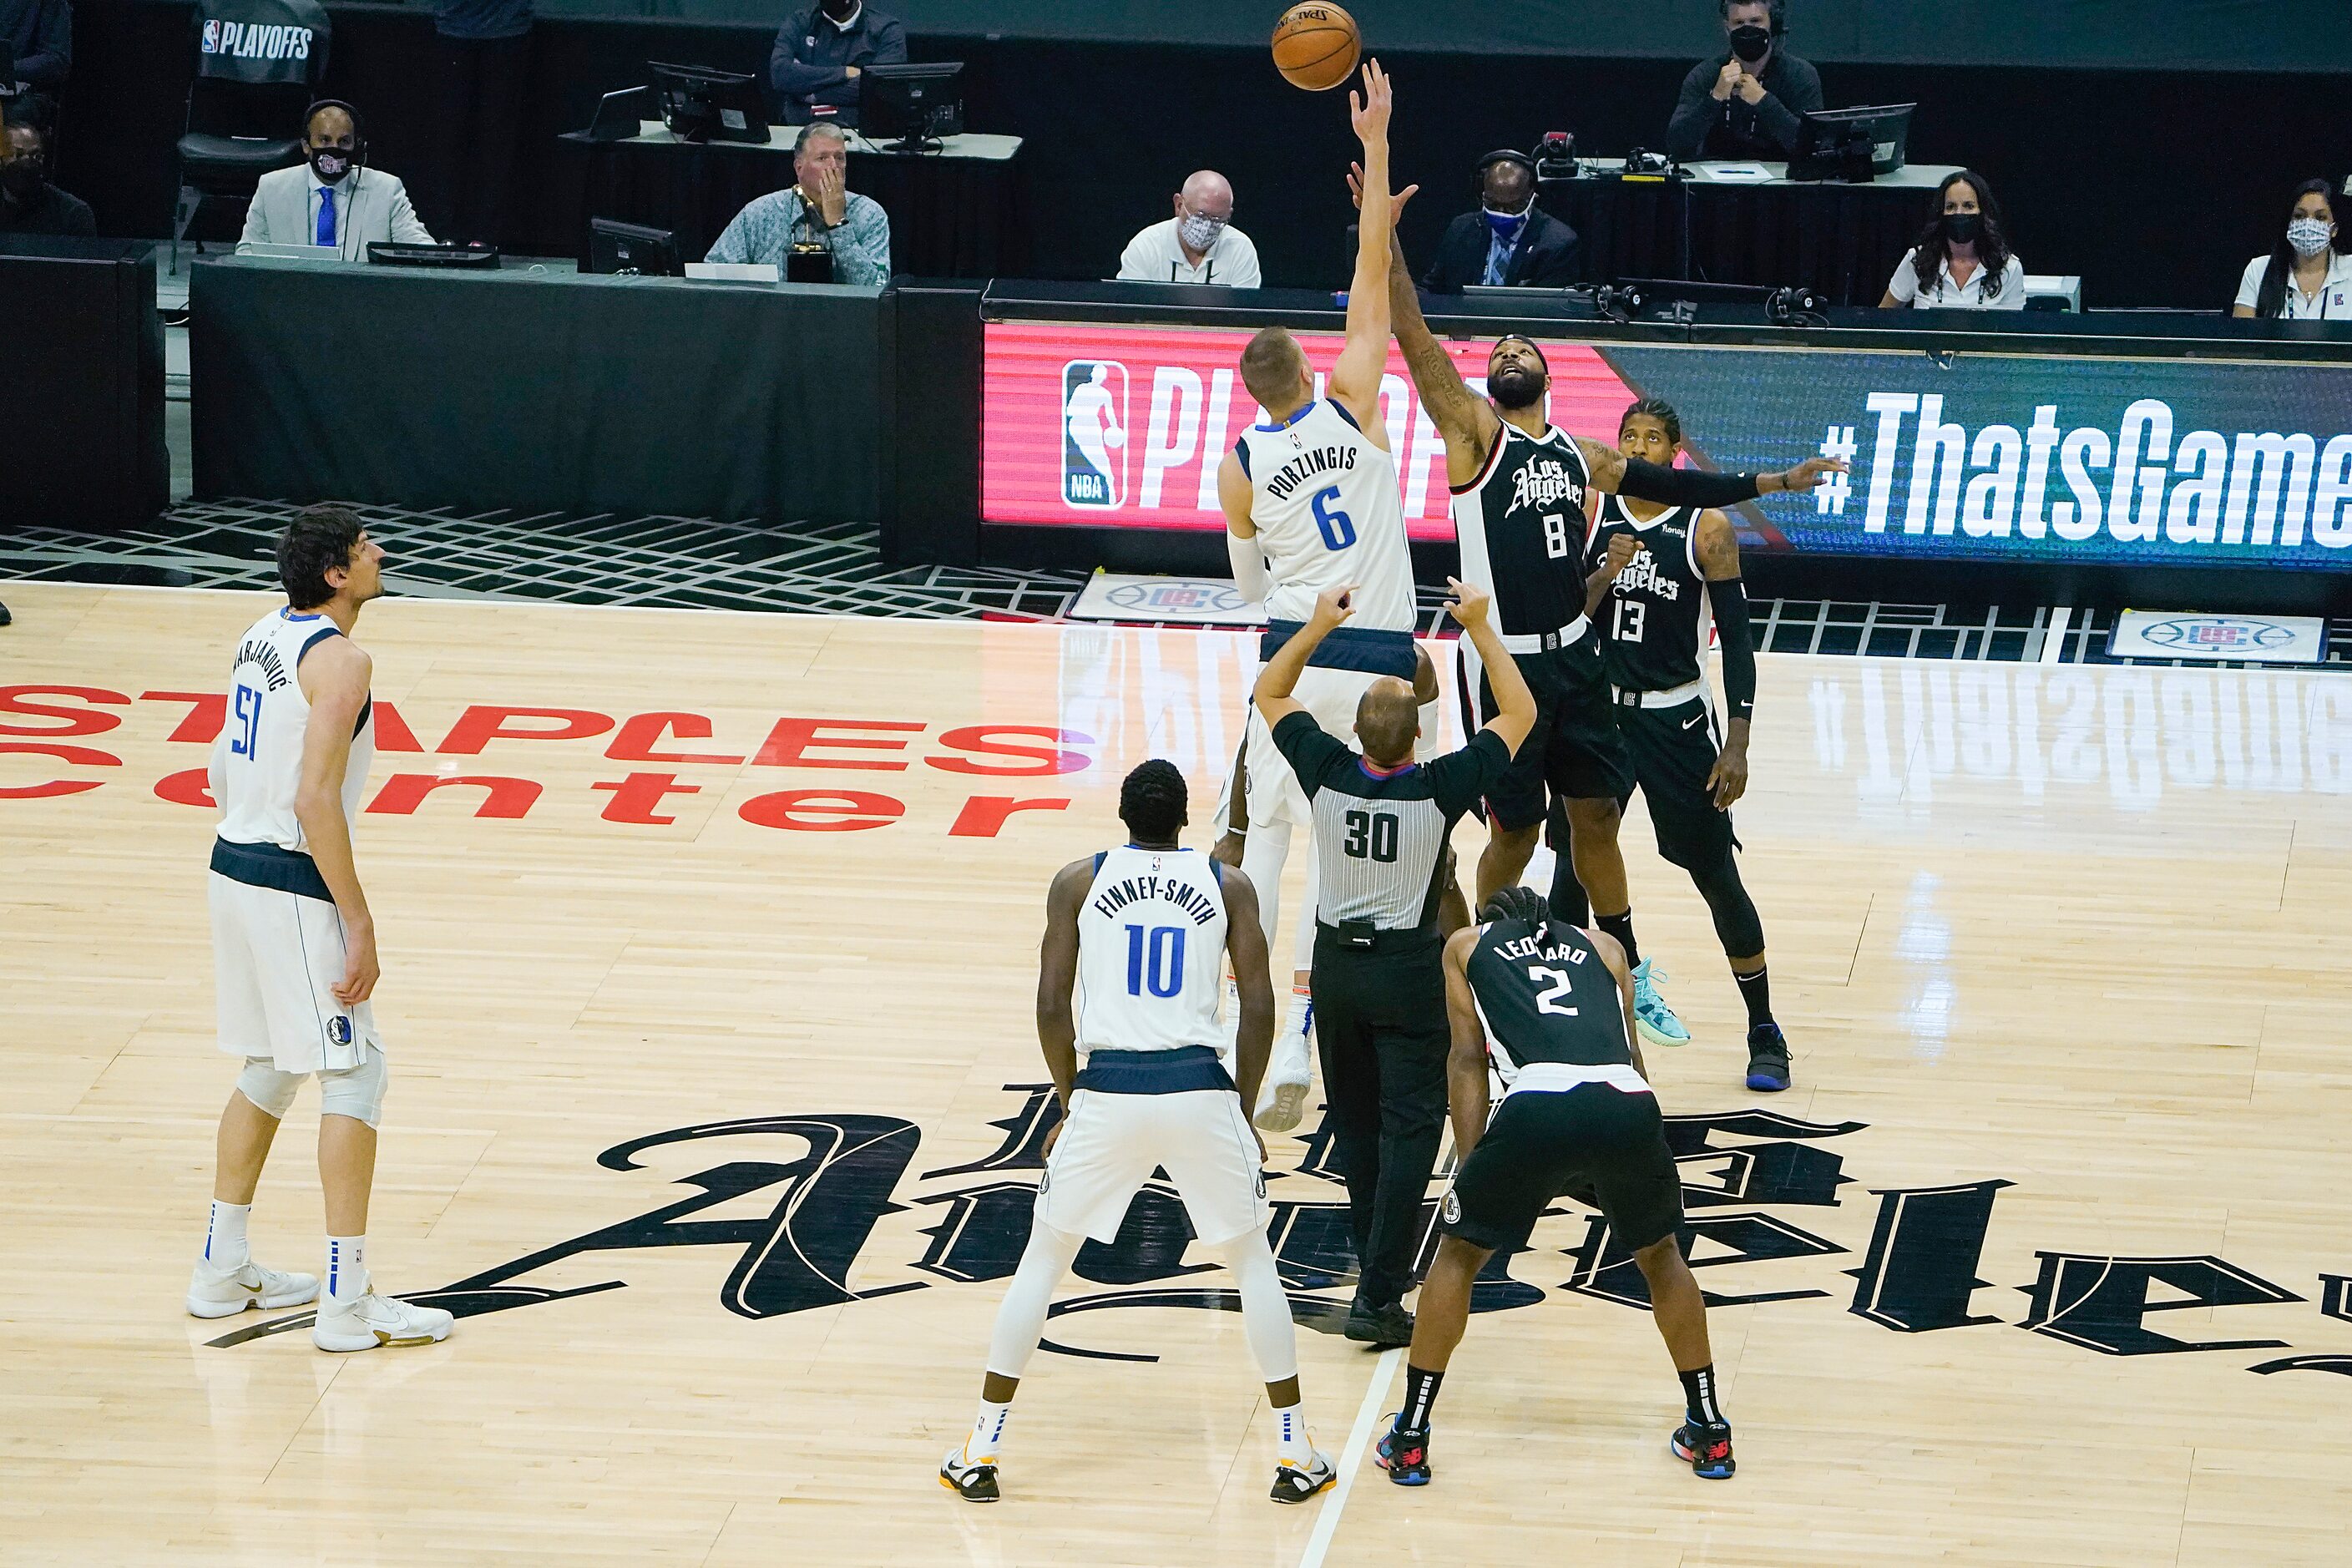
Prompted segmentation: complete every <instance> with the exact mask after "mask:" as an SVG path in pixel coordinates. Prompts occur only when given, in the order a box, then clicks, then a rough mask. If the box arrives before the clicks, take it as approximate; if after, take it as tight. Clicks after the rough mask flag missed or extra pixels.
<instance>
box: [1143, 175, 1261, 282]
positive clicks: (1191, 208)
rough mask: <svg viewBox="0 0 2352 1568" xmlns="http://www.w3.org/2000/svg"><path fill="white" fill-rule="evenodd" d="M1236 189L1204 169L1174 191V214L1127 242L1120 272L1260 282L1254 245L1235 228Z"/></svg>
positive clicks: (1154, 278)
mask: <svg viewBox="0 0 2352 1568" xmlns="http://www.w3.org/2000/svg"><path fill="white" fill-rule="evenodd" d="M1233 222H1234V187H1233V186H1232V185H1230V184H1227V183H1226V181H1225V177H1224V176H1223V174H1218V173H1217V172H1216V171H1215V170H1213V169H1203V170H1202V171H1201V172H1200V173H1199V174H1194V175H1193V176H1192V178H1191V179H1189V180H1186V181H1185V182H1184V188H1183V189H1182V190H1181V191H1179V192H1177V193H1176V216H1174V217H1171V218H1169V219H1167V220H1166V221H1164V222H1161V223H1155V224H1153V225H1152V226H1150V227H1149V228H1147V229H1145V230H1144V231H1143V232H1142V233H1140V234H1139V235H1137V236H1136V237H1134V238H1133V239H1130V240H1129V241H1128V242H1127V249H1126V251H1125V252H1124V253H1122V254H1121V255H1120V257H1119V258H1118V276H1119V278H1120V279H1121V280H1122V281H1125V282H1129V283H1215V284H1221V285H1223V287H1225V288H1228V289H1255V288H1258V287H1259V286H1260V282H1259V279H1258V270H1257V247H1256V246H1255V245H1252V244H1251V243H1250V237H1249V236H1247V235H1245V234H1244V233H1243V232H1242V231H1241V230H1240V229H1237V228H1235V227H1234V226H1233Z"/></svg>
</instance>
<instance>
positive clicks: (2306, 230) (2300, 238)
mask: <svg viewBox="0 0 2352 1568" xmlns="http://www.w3.org/2000/svg"><path fill="white" fill-rule="evenodd" d="M2332 237H2333V236H2331V235H2330V234H2329V233H2328V226H2327V225H2326V224H2324V223H2322V222H2320V221H2319V220H2318V219H2317V218H2315V217H2299V218H2297V219H2295V220H2294V222H2293V223H2291V224H2289V225H2287V226H2286V242H2287V243H2288V244H2289V245H2292V246H2293V247H2294V253H2295V254H2296V255H2297V256H2300V257H2302V258H2304V259H2305V261H2308V260H2310V259H2311V258H2313V257H2315V256H2316V255H2318V254H2319V253H2320V252H2321V251H2323V250H2325V249H2326V248H2327V242H2328V240H2329V239H2330V238H2332Z"/></svg>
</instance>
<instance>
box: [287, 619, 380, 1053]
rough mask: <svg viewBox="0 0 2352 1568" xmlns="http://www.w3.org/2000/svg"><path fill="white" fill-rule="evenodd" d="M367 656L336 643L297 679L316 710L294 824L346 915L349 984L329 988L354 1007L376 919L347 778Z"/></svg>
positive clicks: (363, 985) (370, 985)
mask: <svg viewBox="0 0 2352 1568" xmlns="http://www.w3.org/2000/svg"><path fill="white" fill-rule="evenodd" d="M372 668H373V665H372V664H371V663H370V661H369V659H368V656H367V655H366V654H364V653H362V652H361V651H360V649H359V647H358V645H356V644H355V643H353V642H352V640H351V638H349V637H329V638H327V639H326V640H324V641H323V642H321V643H320V644H319V646H318V647H317V648H316V649H314V650H313V651H312V652H311V654H310V657H309V658H305V659H303V660H301V661H300V668H299V675H298V679H300V681H301V683H302V695H303V696H304V697H305V698H306V699H307V700H309V701H310V722H309V723H307V724H305V725H304V726H303V728H302V766H301V773H300V776H299V779H298V781H297V783H296V784H295V786H294V818H295V820H296V821H298V822H299V823H300V824H301V825H302V842H303V847H305V848H307V849H308V850H309V851H310V858H311V860H312V861H313V862H314V863H315V864H316V865H317V866H318V868H319V875H320V878H322V879H324V880H325V882H326V884H327V891H328V892H330V893H331V894H333V895H334V900H335V912H336V913H337V914H338V915H340V916H341V917H342V921H343V947H344V952H345V958H344V963H343V980H342V984H340V985H334V986H330V987H329V989H330V990H331V991H332V992H333V993H334V994H335V1000H336V1001H338V1002H341V1004H342V1005H344V1006H346V1007H356V1006H358V1005H360V1004H361V1003H362V1002H364V1001H366V1000H367V999H368V997H369V995H370V994H373V992H374V990H375V983H376V980H377V978H378V969H377V965H376V956H375V916H374V915H373V913H371V912H370V911H369V910H368V902H367V894H366V893H365V892H364V891H362V889H361V887H360V873H359V868H358V867H357V866H355V865H354V864H353V863H352V825H351V823H350V821H349V820H348V819H346V818H345V817H344V816H343V775H344V773H346V772H347V771H348V770H349V769H350V767H351V761H352V735H354V734H356V733H357V732H358V731H359V725H360V710H362V708H364V707H365V706H366V705H367V695H368V673H369V671H370V670H371V669H372Z"/></svg>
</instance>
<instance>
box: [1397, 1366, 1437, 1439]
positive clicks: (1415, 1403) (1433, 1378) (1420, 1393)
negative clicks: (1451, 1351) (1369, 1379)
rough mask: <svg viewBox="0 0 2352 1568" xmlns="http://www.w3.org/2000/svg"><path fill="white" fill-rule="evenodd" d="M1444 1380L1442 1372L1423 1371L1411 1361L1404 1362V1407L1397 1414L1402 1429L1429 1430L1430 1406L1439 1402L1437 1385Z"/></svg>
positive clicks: (1407, 1430) (1413, 1430)
mask: <svg viewBox="0 0 2352 1568" xmlns="http://www.w3.org/2000/svg"><path fill="white" fill-rule="evenodd" d="M1444 1381H1445V1374H1444V1373H1442V1372H1423V1371H1422V1370H1421V1368H1419V1367H1417V1366H1415V1365H1413V1364H1412V1363H1411V1362H1407V1363H1404V1409H1403V1410H1402V1411H1400V1412H1399V1413H1398V1415H1397V1426H1398V1427H1399V1428H1400V1429H1401V1430H1403V1431H1406V1432H1426V1431H1428V1430H1429V1407H1430V1406H1431V1405H1434V1404H1436V1403H1437V1385H1438V1384H1441V1383H1444Z"/></svg>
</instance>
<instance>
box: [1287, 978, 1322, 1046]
mask: <svg viewBox="0 0 2352 1568" xmlns="http://www.w3.org/2000/svg"><path fill="white" fill-rule="evenodd" d="M1314 1000H1315V998H1314V996H1313V994H1311V993H1309V992H1308V990H1307V987H1306V986H1304V985H1299V984H1293V985H1292V986H1291V988H1290V1011H1289V1012H1287V1013H1286V1014H1284V1015H1283V1017H1282V1032H1283V1033H1284V1034H1286V1035H1303V1034H1305V1033H1306V1032H1307V1008H1308V1007H1309V1006H1311V1005H1313V1003H1314Z"/></svg>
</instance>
